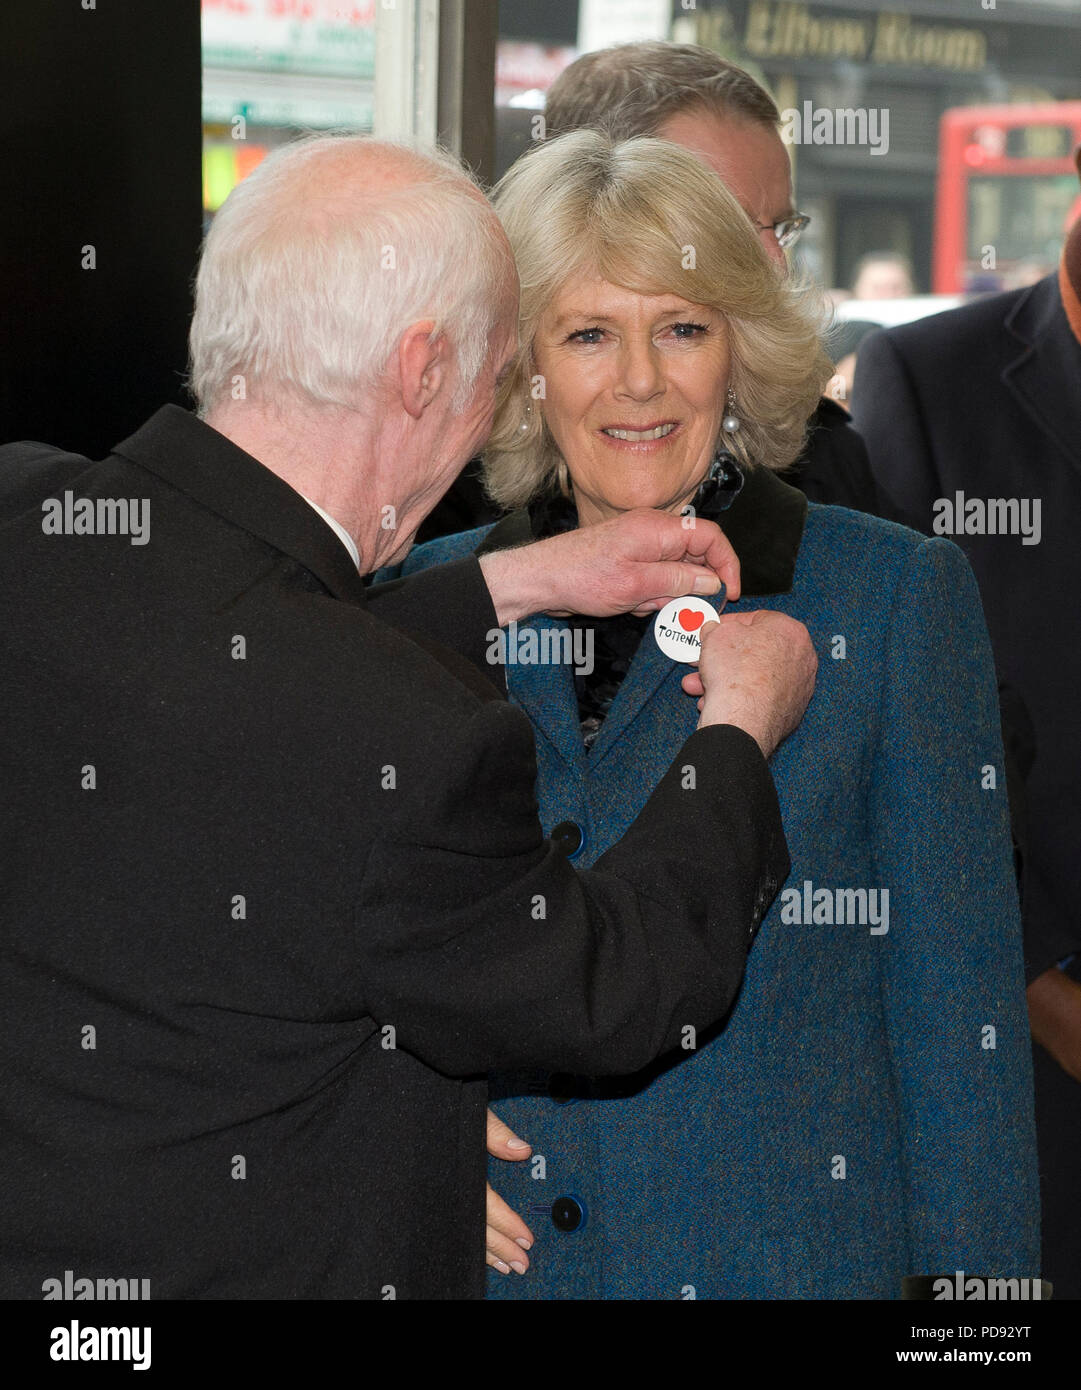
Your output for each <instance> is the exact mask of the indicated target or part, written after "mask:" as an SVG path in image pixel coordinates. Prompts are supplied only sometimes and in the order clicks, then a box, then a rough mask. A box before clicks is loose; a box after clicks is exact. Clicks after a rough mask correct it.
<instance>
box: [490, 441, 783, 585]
mask: <svg viewBox="0 0 1081 1390" xmlns="http://www.w3.org/2000/svg"><path fill="white" fill-rule="evenodd" d="M738 475H739V478H740V479H741V480H742V485H738V484H734V483H730V484H729V485H728V486H723V485H722V487H721V488H720V489H718V491H717V493H716V495H715V496H714V497H713V498H711V499H706V500H703V501H701V502H700V504H697V505H696V507H695V510H696V512H697V514H698V515H699V516H704V517H706V518H707V519H708V520H710V521H716V522H717V524H718V525H719V526H720V527H721V529H722V530H723V531H724V533H725V535H726V536H727V537H728V539H729V541H731V543H732V548H733V549H734V550H735V552H736V555H737V556H738V558H739V565H740V581H741V586H742V592H743V593H744V594H745V595H759V596H762V595H766V594H787V593H788V592H789V591H790V589H791V588H792V579H793V576H794V574H795V570H796V556H797V555H798V554H799V548H800V542H801V541H802V539H803V527H804V524H805V523H806V520H807V499H806V497H804V495H803V493H802V492H800V491H799V490H798V489H797V488H794V487H792V486H790V485H789V484H788V483H786V482H783V481H782V480H781V479H780V478H779V477H778V476H777V475H776V473H771V472H770V471H769V469H766V468H745V467H743V466H742V465H740V467H739V470H738ZM699 498H700V499H701V498H702V490H701V489H700V491H699ZM577 524H578V512H577V509H576V507H575V505H574V502H573V501H572V500H571V499H570V498H568V497H563V496H562V495H561V494H560V493H556V492H551V493H546V494H544V495H542V496H541V497H539V498H537V499H535V500H534V501H533V502H532V503H530V505H529V507H528V508H526V507H523V508H522V509H521V510H520V511H517V512H511V513H510V514H509V515H507V516H505V517H504V518H503V519H502V520H501V521H499V522H497V523H496V525H495V526H494V527H493V528H492V529H491V531H489V533H488V535H487V536H486V537H485V539H484V541H483V542H482V543H481V544H480V545H479V546H478V547H477V550H476V553H477V555H487V554H489V553H490V552H491V551H493V550H506V549H508V548H509V547H511V546H516V545H524V544H526V543H527V542H528V541H531V540H543V539H544V538H545V537H547V536H553V535H556V534H558V533H559V532H561V531H570V530H573V529H574V527H575V526H577Z"/></svg>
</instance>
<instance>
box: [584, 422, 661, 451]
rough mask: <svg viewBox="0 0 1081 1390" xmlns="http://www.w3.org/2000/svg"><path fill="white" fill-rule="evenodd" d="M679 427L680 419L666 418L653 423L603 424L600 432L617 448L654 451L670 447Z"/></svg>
mask: <svg viewBox="0 0 1081 1390" xmlns="http://www.w3.org/2000/svg"><path fill="white" fill-rule="evenodd" d="M679 428H680V422H679V421H678V420H664V421H661V422H659V423H657V424H652V425H625V424H619V425H602V426H601V429H600V431H599V433H600V435H601V437H602V438H603V439H604V442H605V443H606V444H609V445H611V446H612V447H613V448H615V449H630V450H633V451H634V452H635V453H654V452H660V451H661V450H663V449H666V448H669V447H670V446H671V444H672V443H673V441H674V440H675V436H676V434H677V433H678V432H679Z"/></svg>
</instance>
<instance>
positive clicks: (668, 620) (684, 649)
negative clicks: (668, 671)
mask: <svg viewBox="0 0 1081 1390" xmlns="http://www.w3.org/2000/svg"><path fill="white" fill-rule="evenodd" d="M723 594H724V590H723V589H722V590H720V592H719V593H718V595H717V597H718V599H720V601H721V603H722V605H723V602H724V599H723ZM716 620H717V610H716V609H715V608H714V607H713V605H712V604H711V603H707V602H706V600H705V599H704V598H695V597H694V596H693V595H690V596H688V597H687V598H674V599H673V600H672V602H671V603H667V604H665V606H664V607H663V608H662V609H661V611H660V612H659V613H658V614H657V621H656V622H655V623H654V625H653V636H654V637H655V638H656V639H657V646H658V647H660V649H661V651H662V652H664V654H665V656H670V657H671V658H672V660H673V661H686V662H695V661H697V660H698V658H699V656H700V655H701V652H702V640H701V638H700V637H699V635H698V634H699V633H700V632H701V630H702V627H703V625H704V624H705V623H709V622H716Z"/></svg>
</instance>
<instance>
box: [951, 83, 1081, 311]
mask: <svg viewBox="0 0 1081 1390" xmlns="http://www.w3.org/2000/svg"><path fill="white" fill-rule="evenodd" d="M1078 145H1081V101H1060V102H1047V103H1041V104H1039V105H1029V106H1022V105H1018V106H960V107H956V108H955V109H954V110H952V111H947V112H945V113H944V115H943V117H942V123H941V126H940V130H939V156H938V193H937V197H936V202H935V248H934V290H935V293H936V294H959V293H963V292H964V291H966V290H974V289H995V288H999V289H1009V288H1013V285H1014V284H1016V283H1019V282H1020V283H1023V281H1019V278H1018V277H1021V276H1024V277H1026V278H1028V279H1034V278H1036V276H1037V275H1038V273H1039V271H1040V269H1041V267H1042V268H1043V271H1044V273H1046V272H1047V271H1049V270H1052V269H1053V268H1054V266H1055V265H1056V264H1057V262H1058V256H1059V251H1060V250H1061V247H1062V241H1063V238H1064V236H1065V234H1066V232H1067V230H1068V229H1069V227H1070V226H1071V225H1072V224H1073V221H1074V219H1075V218H1076V217H1077V216H1078V215H1081V187H1079V185H1078V179H1077V168H1076V165H1075V164H1074V151H1075V150H1076V149H1077V147H1078Z"/></svg>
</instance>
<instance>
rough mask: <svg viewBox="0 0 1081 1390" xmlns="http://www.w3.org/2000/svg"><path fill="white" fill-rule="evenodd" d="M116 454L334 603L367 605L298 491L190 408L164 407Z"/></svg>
mask: <svg viewBox="0 0 1081 1390" xmlns="http://www.w3.org/2000/svg"><path fill="white" fill-rule="evenodd" d="M113 453H115V454H119V455H120V456H121V457H123V458H126V459H129V460H130V461H131V462H132V463H136V464H138V465H139V466H140V467H142V468H146V469H149V471H150V472H151V473H155V474H157V476H158V477H159V478H164V479H165V481H166V482H167V483H169V484H171V485H172V486H173V487H175V488H177V489H179V490H180V491H181V492H183V493H186V494H187V495H188V496H189V497H192V498H194V500H195V501H196V502H198V503H200V504H201V505H202V506H204V507H207V508H208V509H209V510H210V511H213V512H216V513H217V515H218V516H221V517H224V518H225V520H226V521H230V522H232V523H233V524H234V525H235V526H239V527H241V528H242V529H243V530H245V531H249V532H250V533H251V534H252V535H254V536H258V537H259V538H260V540H264V541H267V542H268V543H269V544H270V545H272V546H274V547H275V548H276V549H277V550H280V551H282V552H283V553H284V554H286V555H290V556H292V558H293V559H294V560H297V561H299V563H300V564H302V565H303V566H304V568H305V569H307V570H310V571H311V573H312V574H314V575H315V577H316V578H317V579H318V580H319V581H320V582H321V583H322V584H323V585H324V586H325V587H326V588H327V589H329V590H330V592H331V593H332V594H333V595H334V597H335V598H338V599H342V600H343V601H345V602H347V603H363V602H364V597H365V594H364V583H363V581H362V580H361V577H360V575H359V574H358V573H357V570H356V567H355V566H354V565H353V563H352V561H351V560H350V558H349V555H348V553H347V552H346V549H345V547H344V546H343V545H342V542H341V541H340V540H339V539H338V537H337V536H336V535H335V534H334V532H333V530H331V528H330V527H329V526H328V525H327V523H326V522H325V521H324V520H323V519H322V518H321V517H320V516H319V514H318V513H317V512H316V511H315V510H314V509H313V508H312V507H311V506H310V505H309V504H308V502H307V501H305V499H304V498H303V497H302V496H301V495H300V493H299V492H296V491H295V490H294V489H293V488H291V487H290V486H289V484H288V483H286V482H285V481H284V480H283V479H281V478H279V477H278V475H277V474H276V473H272V472H271V470H270V469H269V468H267V467H266V466H265V465H264V464H261V463H260V462H259V461H258V459H255V458H253V457H252V456H251V454H247V453H245V452H244V450H243V449H240V448H238V447H237V446H236V445H235V444H234V443H232V441H231V440H229V439H226V437H225V436H224V435H223V434H219V433H218V431H217V430H215V429H211V427H210V426H209V425H207V424H205V423H204V422H203V421H202V420H199V419H197V418H196V416H194V415H192V414H191V412H190V411H187V410H181V408H180V407H179V406H176V405H166V406H163V407H162V408H161V409H160V410H159V411H158V412H157V413H156V414H155V415H152V416H151V417H150V419H149V420H148V421H147V422H146V424H145V425H143V426H142V427H141V428H140V429H138V430H136V431H135V433H134V434H133V435H131V436H130V438H128V439H125V440H124V441H123V443H121V444H118V445H117V446H116V447H115V449H114V450H113Z"/></svg>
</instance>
